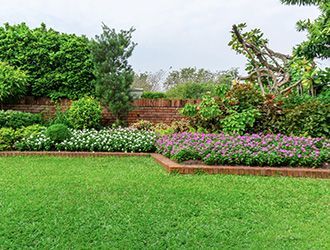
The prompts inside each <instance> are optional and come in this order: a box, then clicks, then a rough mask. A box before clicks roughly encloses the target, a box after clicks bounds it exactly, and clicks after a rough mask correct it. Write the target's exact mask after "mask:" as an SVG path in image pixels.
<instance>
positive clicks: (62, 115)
mask: <svg viewBox="0 0 330 250" xmlns="http://www.w3.org/2000/svg"><path fill="white" fill-rule="evenodd" d="M59 123H60V124H65V125H67V126H69V127H70V126H71V124H70V123H69V121H68V118H67V112H66V111H62V108H61V106H60V105H57V106H56V109H55V116H54V118H53V119H51V120H50V122H49V124H50V125H52V124H59Z"/></svg>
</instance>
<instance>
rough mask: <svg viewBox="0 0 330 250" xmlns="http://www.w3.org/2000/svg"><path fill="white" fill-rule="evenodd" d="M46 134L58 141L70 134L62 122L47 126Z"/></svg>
mask: <svg viewBox="0 0 330 250" xmlns="http://www.w3.org/2000/svg"><path fill="white" fill-rule="evenodd" d="M46 136H47V137H49V138H50V139H51V140H52V141H54V142H56V143H60V142H62V141H64V140H66V139H68V138H69V137H70V136H71V132H70V130H69V128H68V127H67V126H66V125H64V124H54V125H51V126H50V127H48V128H47V130H46Z"/></svg>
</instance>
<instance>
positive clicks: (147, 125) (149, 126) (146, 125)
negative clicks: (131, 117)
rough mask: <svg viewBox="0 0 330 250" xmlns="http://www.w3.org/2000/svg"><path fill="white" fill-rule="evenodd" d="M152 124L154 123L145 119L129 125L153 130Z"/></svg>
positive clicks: (139, 128) (138, 128)
mask: <svg viewBox="0 0 330 250" xmlns="http://www.w3.org/2000/svg"><path fill="white" fill-rule="evenodd" d="M153 126H154V124H153V123H152V122H150V121H145V120H139V121H137V122H135V123H133V124H132V125H131V127H132V128H135V129H137V130H145V131H150V130H153Z"/></svg>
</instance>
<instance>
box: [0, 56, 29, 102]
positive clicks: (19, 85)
mask: <svg viewBox="0 0 330 250" xmlns="http://www.w3.org/2000/svg"><path fill="white" fill-rule="evenodd" d="M0 53H1V52H0ZM27 83H28V76H27V75H26V73H25V72H24V71H21V70H19V69H15V68H14V67H12V66H10V65H8V64H7V63H4V62H0V102H3V101H7V100H9V99H10V98H17V97H20V96H22V95H24V94H25V93H26V87H27Z"/></svg>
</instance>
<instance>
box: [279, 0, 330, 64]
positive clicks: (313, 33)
mask: <svg viewBox="0 0 330 250" xmlns="http://www.w3.org/2000/svg"><path fill="white" fill-rule="evenodd" d="M281 2H282V3H284V4H290V5H316V6H318V8H319V9H320V12H321V15H320V16H319V17H318V18H317V19H316V20H314V21H311V20H309V19H308V20H300V21H298V22H297V29H298V31H303V30H305V31H307V32H308V34H307V40H306V41H304V42H302V43H301V44H299V45H298V46H297V47H296V48H295V54H297V55H298V56H303V57H305V58H307V59H314V58H323V59H325V58H329V57H330V1H329V0H281Z"/></svg>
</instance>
